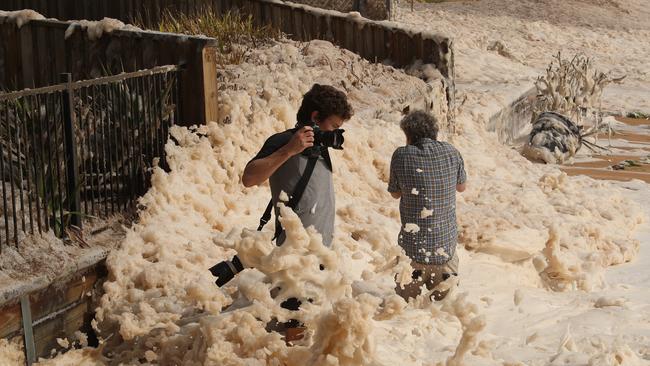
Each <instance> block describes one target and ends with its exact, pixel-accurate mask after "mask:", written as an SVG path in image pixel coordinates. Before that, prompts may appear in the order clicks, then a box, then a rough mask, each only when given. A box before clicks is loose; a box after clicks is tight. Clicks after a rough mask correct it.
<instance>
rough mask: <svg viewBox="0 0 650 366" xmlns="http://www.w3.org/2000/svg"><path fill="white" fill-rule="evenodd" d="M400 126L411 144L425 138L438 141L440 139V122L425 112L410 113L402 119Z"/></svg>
mask: <svg viewBox="0 0 650 366" xmlns="http://www.w3.org/2000/svg"><path fill="white" fill-rule="evenodd" d="M399 126H400V128H401V129H402V131H404V133H405V134H406V137H407V138H408V140H409V141H410V143H416V142H418V141H419V140H421V139H423V138H430V139H432V140H436V138H437V137H438V121H437V120H436V117H434V116H433V115H432V114H431V113H427V112H425V111H413V112H411V113H409V114H408V115H407V116H406V117H404V118H403V119H402V121H401V122H400V123H399Z"/></svg>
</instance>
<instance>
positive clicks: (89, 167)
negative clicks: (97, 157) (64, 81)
mask: <svg viewBox="0 0 650 366" xmlns="http://www.w3.org/2000/svg"><path fill="white" fill-rule="evenodd" d="M82 90H83V99H82V100H81V103H82V104H81V105H82V106H84V103H85V106H86V109H87V110H86V114H85V116H84V118H83V123H84V126H83V129H84V130H85V131H86V141H85V146H84V151H85V154H84V162H85V165H84V167H85V168H84V169H85V170H86V171H85V172H84V177H85V179H84V187H86V188H85V189H86V195H85V196H84V202H85V203H86V206H85V208H84V209H85V210H86V213H92V215H94V214H95V187H94V186H93V153H92V151H93V150H92V144H91V134H90V122H89V121H88V118H89V117H90V116H91V111H92V108H91V106H92V104H91V101H90V97H89V95H88V94H89V93H88V88H87V87H84V88H82ZM89 187H90V188H89ZM88 201H90V204H88ZM89 206H90V207H89Z"/></svg>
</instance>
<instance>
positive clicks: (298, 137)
mask: <svg viewBox="0 0 650 366" xmlns="http://www.w3.org/2000/svg"><path fill="white" fill-rule="evenodd" d="M312 146H314V129H313V128H311V127H309V126H305V127H303V128H301V129H299V130H298V131H296V133H294V134H293V136H292V137H291V140H289V143H287V144H286V145H285V146H284V148H285V149H286V151H287V152H288V153H289V154H291V156H293V155H296V154H300V153H301V152H303V151H304V150H305V149H306V148H309V147H312Z"/></svg>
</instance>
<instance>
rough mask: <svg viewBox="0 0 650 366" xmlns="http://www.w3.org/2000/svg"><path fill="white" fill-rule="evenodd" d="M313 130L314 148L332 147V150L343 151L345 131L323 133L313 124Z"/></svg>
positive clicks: (337, 130)
mask: <svg viewBox="0 0 650 366" xmlns="http://www.w3.org/2000/svg"><path fill="white" fill-rule="evenodd" d="M311 128H313V129H314V146H325V147H331V148H332V149H338V150H341V149H343V140H344V138H343V132H345V130H343V129H340V128H339V129H336V130H334V131H323V130H321V129H320V127H318V125H317V124H315V123H314V124H313V125H312V126H311Z"/></svg>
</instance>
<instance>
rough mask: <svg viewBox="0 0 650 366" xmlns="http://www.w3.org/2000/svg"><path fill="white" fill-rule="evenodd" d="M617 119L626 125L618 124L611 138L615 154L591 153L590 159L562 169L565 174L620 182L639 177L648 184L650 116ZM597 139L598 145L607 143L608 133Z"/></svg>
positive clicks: (649, 174) (649, 179)
mask: <svg viewBox="0 0 650 366" xmlns="http://www.w3.org/2000/svg"><path fill="white" fill-rule="evenodd" d="M616 119H617V120H618V121H619V122H623V123H624V124H625V126H624V127H622V128H621V127H619V128H618V130H617V131H616V132H615V133H614V134H612V135H611V137H610V139H611V149H612V150H613V151H615V153H612V154H603V155H593V156H592V160H591V161H585V162H576V163H573V164H571V165H566V166H562V167H561V169H562V170H563V171H564V172H566V173H567V174H568V175H588V176H590V177H592V178H595V179H607V180H619V181H628V180H632V179H640V180H643V181H645V182H647V183H650V119H639V118H623V117H617V118H616ZM639 127H641V128H639ZM598 138H599V144H601V145H603V146H608V145H609V142H608V136H607V135H604V134H602V135H600V136H599V137H598ZM630 145H632V146H630Z"/></svg>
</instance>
